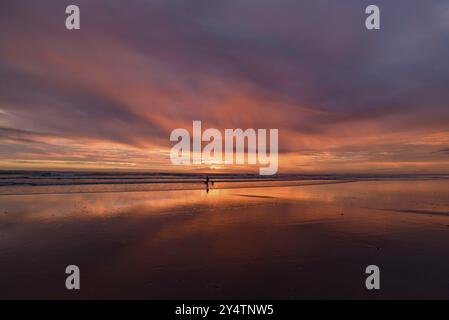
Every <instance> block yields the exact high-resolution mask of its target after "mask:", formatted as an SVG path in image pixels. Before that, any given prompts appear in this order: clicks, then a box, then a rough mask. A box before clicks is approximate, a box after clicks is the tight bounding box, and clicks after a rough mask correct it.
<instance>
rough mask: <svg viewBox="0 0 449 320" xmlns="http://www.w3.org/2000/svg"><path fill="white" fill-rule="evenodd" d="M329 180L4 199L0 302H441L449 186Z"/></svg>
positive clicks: (447, 273) (447, 268) (448, 287)
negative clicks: (68, 282) (375, 271)
mask: <svg viewBox="0 0 449 320" xmlns="http://www.w3.org/2000/svg"><path fill="white" fill-rule="evenodd" d="M335 182H338V181H331V182H329V181H328V182H320V183H307V184H305V185H304V184H298V185H288V184H284V185H280V186H263V187H257V185H247V186H245V187H243V186H242V185H235V187H233V188H230V187H226V188H224V187H223V186H225V184H226V182H223V183H220V182H217V183H216V184H215V186H214V188H211V189H210V190H209V191H208V192H206V190H204V189H197V190H190V189H189V190H182V188H180V190H159V191H157V190H153V191H140V192H137V191H133V190H132V189H129V190H127V192H123V190H122V189H120V190H121V191H120V190H119V192H90V191H92V190H89V189H88V190H87V191H86V192H77V191H80V190H75V191H73V190H72V191H73V192H69V193H67V192H66V193H60V192H59V193H58V188H60V187H61V186H46V187H45V188H46V189H45V190H46V192H35V193H34V194H33V193H31V194H30V192H22V193H20V192H17V190H15V192H10V194H3V195H0V205H1V206H0V209H1V211H0V266H1V272H0V298H2V299H5V298H7V299H10V298H50V299H60V298H73V299H82V298H99V299H102V298H125V299H128V298H137V299H175V298H182V299H197V298H206V299H218V298H226V299H259V298H267V299H314V298H324V299H330V298H343V299H357V298H373V299H377V298H385V299H403V298H446V299H447V298H449V250H448V245H449V180H446V179H411V180H400V179H393V180H392V179H385V180H382V179H379V180H373V181H356V182H351V181H343V182H344V183H335ZM289 183H290V184H291V182H289ZM222 187H223V188H222ZM13 188H16V189H17V187H13ZM193 189H195V188H193ZM4 190H6V189H5V188H4V189H3V191H4ZM33 190H36V189H33ZM19 191H20V190H19ZM109 191H111V190H109ZM112 191H114V190H112ZM70 264H75V265H77V266H79V268H80V271H81V290H78V291H68V290H67V289H66V288H65V285H64V284H65V278H66V276H67V275H66V274H65V267H66V266H67V265H70ZM370 264H375V265H378V266H379V267H380V270H381V290H378V291H368V290H367V289H366V288H365V278H366V276H367V275H366V274H365V268H366V266H367V265H370Z"/></svg>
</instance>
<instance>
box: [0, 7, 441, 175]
mask: <svg viewBox="0 0 449 320" xmlns="http://www.w3.org/2000/svg"><path fill="white" fill-rule="evenodd" d="M69 4H77V5H79V7H80V10H81V30H78V31H69V30H66V28H65V18H66V14H65V7H66V6H67V5H69ZM368 4H377V5H378V6H379V7H380V9H381V30H378V31H368V30H366V29H365V25H364V24H365V17H366V14H365V13H364V12H365V7H366V6H367V5H368ZM193 120H201V121H202V123H203V127H204V128H209V127H214V128H218V129H220V130H224V128H242V129H246V128H255V129H257V128H265V129H269V128H276V129H279V148H280V155H279V168H280V169H279V172H280V173H287V172H297V173H321V172H326V173H333V172H335V173H342V172H349V173H350V172H369V173H391V172H397V173H402V172H423V173H424V172H425V173H431V172H432V173H437V172H446V173H448V172H449V1H447V0H441V1H439V0H431V1H422V0H395V1H391V0H388V1H387V0H385V1H384V0H370V1H361V0H344V1H343V0H342V1H325V0H313V1H312V0H308V1H302V0H214V1H211V0H198V1H185V0H159V1H152V0H146V1H145V0H130V1H124V0H85V1H82V0H77V1H73V2H72V1H61V0H52V1H48V0H39V1H36V0H32V1H26V0H2V1H1V2H0V169H8V170H9V169H45V170H50V169H58V170H59V169H71V170H72V169H117V170H150V171H165V172H167V171H179V170H181V171H182V170H192V169H197V170H217V171H225V172H227V171H230V172H234V170H238V171H253V170H255V169H257V167H256V168H253V167H248V166H237V167H232V168H230V167H226V166H216V167H214V168H209V167H208V166H203V167H202V166H196V167H193V168H190V167H178V166H173V165H172V164H171V163H170V160H169V151H170V148H171V147H172V145H173V143H172V142H170V140H169V137H170V132H171V131H172V130H173V129H175V128H186V129H189V130H191V128H192V121H193Z"/></svg>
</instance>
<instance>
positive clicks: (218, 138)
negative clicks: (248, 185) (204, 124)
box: [170, 120, 278, 175]
mask: <svg viewBox="0 0 449 320" xmlns="http://www.w3.org/2000/svg"><path fill="white" fill-rule="evenodd" d="M192 136H193V137H192V139H191V136H190V132H189V131H188V130H187V129H184V128H177V129H174V130H173V131H172V132H171V134H170V141H172V142H177V143H176V144H175V145H174V146H173V147H172V148H171V150H170V160H171V162H172V164H174V165H191V164H197V165H199V164H209V165H213V164H225V165H226V164H245V139H246V140H247V142H248V143H247V150H246V155H247V156H246V159H247V164H251V165H256V164H259V174H260V175H274V174H276V173H277V170H278V129H269V149H270V152H269V154H268V153H267V142H268V141H267V140H268V138H267V129H257V134H256V130H254V129H252V128H249V129H246V130H245V131H243V130H242V129H225V130H224V141H223V135H222V133H221V132H220V130H218V129H215V128H208V129H206V130H204V132H202V128H201V121H199V120H195V121H193V124H192ZM191 141H192V148H191ZM203 142H208V144H206V145H205V146H204V148H202V144H203ZM223 142H224V150H225V152H224V159H223V152H222V150H223ZM234 142H235V148H234ZM234 149H235V154H234Z"/></svg>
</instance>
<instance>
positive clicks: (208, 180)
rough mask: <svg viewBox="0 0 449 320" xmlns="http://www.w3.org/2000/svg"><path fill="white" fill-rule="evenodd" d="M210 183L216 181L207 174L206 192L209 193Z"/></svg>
mask: <svg viewBox="0 0 449 320" xmlns="http://www.w3.org/2000/svg"><path fill="white" fill-rule="evenodd" d="M209 183H211V184H212V185H214V182H213V181H211V180H210V179H209V176H206V181H205V182H204V184H205V185H206V192H207V193H209Z"/></svg>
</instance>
